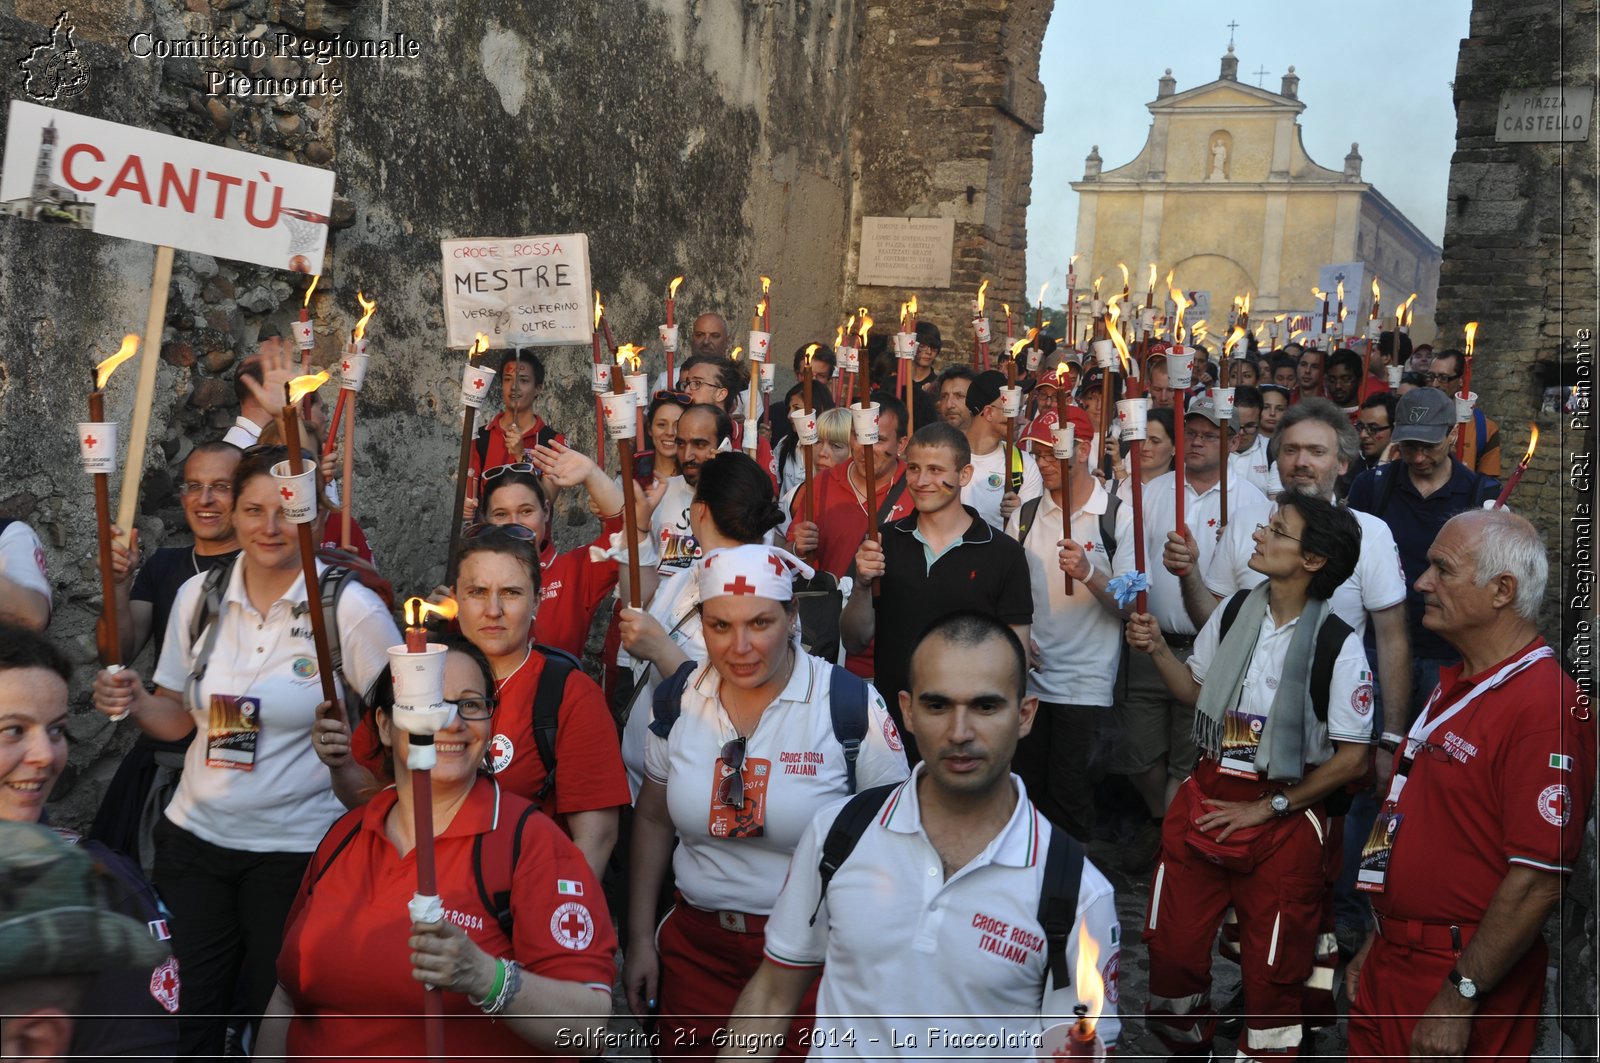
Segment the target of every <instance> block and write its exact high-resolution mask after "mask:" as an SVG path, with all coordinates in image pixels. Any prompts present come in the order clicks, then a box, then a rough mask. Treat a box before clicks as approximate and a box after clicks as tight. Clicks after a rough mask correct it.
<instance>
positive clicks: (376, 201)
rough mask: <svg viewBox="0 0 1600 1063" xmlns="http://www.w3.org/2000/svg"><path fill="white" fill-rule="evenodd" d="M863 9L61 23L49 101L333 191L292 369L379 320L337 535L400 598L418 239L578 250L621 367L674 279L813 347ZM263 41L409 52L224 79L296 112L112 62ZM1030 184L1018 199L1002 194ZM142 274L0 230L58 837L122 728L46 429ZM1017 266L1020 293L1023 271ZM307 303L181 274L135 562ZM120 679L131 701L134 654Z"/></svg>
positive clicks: (419, 434) (580, 389) (5, 323)
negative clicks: (55, 775) (324, 41)
mask: <svg viewBox="0 0 1600 1063" xmlns="http://www.w3.org/2000/svg"><path fill="white" fill-rule="evenodd" d="M973 6H974V7H976V6H977V5H973ZM866 9H867V5H866V4H865V3H863V2H861V0H782V2H780V0H647V2H635V0H605V2H600V3H590V4H577V5H558V4H545V3H539V4H494V3H487V2H479V0H469V2H461V3H456V4H451V5H447V6H440V5H437V4H432V3H428V2H426V0H385V2H384V3H381V4H379V3H370V2H366V3H364V2H361V0H342V2H335V0H211V2H209V3H208V2H207V0H144V2H143V3H138V4H132V5H129V4H125V3H112V2H110V0H80V2H78V3H74V4H73V5H72V16H73V19H74V21H75V23H76V27H77V36H76V43H77V45H78V47H79V49H80V51H81V53H82V56H83V61H84V63H85V65H86V67H87V69H88V71H89V78H90V81H89V86H88V88H87V90H86V91H85V93H84V94H83V95H82V96H81V97H79V98H77V99H76V100H69V101H64V102H63V104H61V105H62V106H65V107H67V108H70V109H73V110H77V111H80V112H82V113H87V114H91V115H94V116H97V117H102V118H107V119H111V120H114V121H119V122H126V123H129V124H132V125H137V126H142V127H145V128H150V129H155V130H159V131H162V132H169V133H175V134H177V135H180V136H184V137H188V138H192V139H195V140H200V141H206V142H210V143H216V144H223V145H227V146H229V147H236V148H242V149H244V150H246V151H253V152H260V153H262V154H267V155H272V156H276V157H283V158H290V159H294V160H296V161H300V162H305V163H309V164H312V165H318V166H325V167H327V168H330V169H332V170H333V171H334V172H335V173H336V174H337V175H338V183H337V187H336V193H337V197H338V198H337V206H336V210H335V215H336V216H335V220H334V225H335V229H336V231H335V232H334V233H333V234H332V236H331V239H330V242H329V252H328V256H327V261H326V263H325V264H324V267H323V268H324V274H325V275H324V277H323V279H322V283H321V284H320V285H319V287H318V289H317V293H316V295H315V297H314V298H313V300H312V304H311V305H312V311H313V313H314V316H315V320H316V332H317V348H316V356H315V361H316V362H318V363H319V364H328V363H330V362H331V361H332V359H333V358H334V356H335V355H336V353H337V352H338V350H339V348H340V344H341V343H342V341H343V338H344V337H345V336H346V335H347V334H348V330H349V328H350V327H351V325H352V324H353V321H354V317H355V316H356V311H357V307H356V303H355V293H356V290H357V289H358V288H360V289H363V290H364V291H365V292H366V293H367V294H368V295H369V296H374V297H376V298H377V299H378V301H379V304H380V305H379V310H378V314H377V317H376V319H375V320H374V322H373V326H372V347H371V350H372V352H373V354H374V357H373V361H372V368H371V371H370V374H369V376H368V381H367V387H366V390H365V391H364V392H363V394H362V398H361V420H360V424H361V430H360V433H359V441H358V444H357V448H356V470H357V483H358V488H357V510H358V517H359V519H360V520H361V521H362V523H363V525H364V526H365V527H366V528H368V529H369V531H370V533H371V536H372V540H373V542H374V544H375V549H376V551H377V556H378V559H379V562H380V565H381V567H382V568H383V570H384V572H385V574H386V575H388V576H389V577H390V578H391V579H392V580H393V581H394V583H395V585H396V587H397V589H399V590H400V591H401V592H402V593H410V592H413V591H415V590H416V589H417V588H423V587H429V586H432V585H433V584H434V583H435V582H437V579H438V576H439V574H440V571H441V569H442V563H443V554H444V544H445V541H446V535H447V524H448V515H447V512H446V510H447V508H448V501H447V500H448V498H449V496H450V492H451V477H452V473H453V466H454V453H455V445H454V442H453V436H454V434H455V433H456V431H457V426H458V425H459V413H458V411H459V406H458V403H457V399H456V397H455V396H456V386H457V384H456V382H457V381H458V380H459V375H460V363H461V354H460V353H459V352H451V351H447V350H445V349H444V346H443V343H444V340H443V323H442V315H441V310H440V284H441V278H440V259H439V247H438V241H439V239H441V238H443V237H454V236H472V235H496V236H511V235H520V234H531V233H561V232H573V231H582V232H586V233H588V234H589V239H590V246H591V255H592V259H593V263H594V279H595V283H596V284H597V285H598V286H599V287H600V288H601V289H602V290H603V292H604V293H605V296H606V299H607V302H608V304H609V306H610V316H611V320H612V323H613V327H614V328H615V330H616V331H617V333H618V336H617V338H618V341H619V342H621V341H623V340H627V339H633V340H635V341H638V340H642V339H643V338H644V337H646V336H647V335H651V334H653V332H654V327H655V325H656V324H657V323H658V322H659V320H660V319H661V316H662V297H663V294H664V292H663V289H664V288H665V285H666V282H667V280H668V279H670V278H671V277H672V276H673V275H674V274H678V273H682V274H684V275H686V277H687V280H686V281H685V283H684V286H683V288H682V289H681V291H680V292H679V307H680V313H681V314H683V315H684V316H685V318H688V319H692V317H693V316H694V314H695V313H697V312H698V311H700V310H702V309H716V310H725V311H727V312H728V315H729V317H730V319H732V320H733V321H734V322H735V324H736V327H737V322H738V320H739V319H740V318H741V317H742V316H743V315H745V314H747V313H748V310H749V306H750V305H753V303H754V302H755V299H756V298H757V295H756V293H757V292H758V289H759V285H758V282H757V274H758V273H766V274H768V275H770V276H772V278H773V281H774V299H775V301H774V307H775V311H774V319H773V325H774V332H775V333H776V336H775V342H774V348H775V349H776V350H777V351H778V352H780V360H785V361H786V356H787V352H788V351H790V350H792V349H793V348H794V347H795V346H797V345H799V344H800V343H802V342H804V341H805V340H806V339H807V338H810V336H811V335H813V334H817V335H820V334H821V333H822V332H823V330H824V329H826V330H827V331H830V332H831V324H832V322H833V321H834V318H835V317H836V316H837V309H838V307H839V306H841V305H844V296H845V288H844V285H843V283H842V281H841V278H842V277H843V276H844V265H845V249H846V243H847V241H846V235H847V233H848V232H849V231H850V218H851V216H852V215H851V202H852V196H853V195H854V192H855V190H854V188H853V185H852V178H851V174H852V152H853V150H854V148H853V145H852V142H851V130H852V123H853V122H854V121H855V119H856V118H857V116H858V114H859V113H860V112H861V110H862V108H861V80H860V69H861V63H860V57H861V51H860V50H861V40H862V35H863V32H864V25H863V20H864V12H865V11H866ZM58 13H59V5H55V4H44V3H42V2H38V0H18V2H16V3H0V54H4V55H19V56H20V55H24V54H26V52H27V49H28V48H29V47H30V46H32V45H33V44H35V43H38V42H39V41H40V40H42V39H47V38H48V36H49V27H50V25H51V23H53V22H54V20H55V18H56V16H57V14H58ZM1042 21H1043V20H1042V16H1041V18H1040V23H1041V26H1040V29H1041V31H1042ZM263 27H264V28H265V29H266V31H267V32H269V33H276V32H278V31H279V30H288V31H292V32H297V33H301V34H303V35H311V36H316V35H328V34H335V33H343V34H344V35H345V36H346V37H347V38H361V39H382V38H385V37H389V36H391V35H393V34H395V33H405V34H407V35H409V36H410V37H412V38H415V39H416V40H418V41H419V42H420V44H421V56H420V57H419V58H418V59H415V60H405V59H399V60H394V59H391V60H377V59H350V60H339V61H335V62H334V63H332V64H331V65H330V66H328V67H326V68H325V69H321V70H319V69H311V68H309V64H303V63H300V62H297V61H295V60H292V59H279V58H271V59H267V60H250V61H246V62H243V63H240V64H238V68H239V69H241V70H243V71H244V72H246V73H251V74H268V75H272V76H280V77H282V76H294V75H296V74H299V73H305V72H309V73H311V74H316V73H323V72H325V73H327V74H329V75H330V76H338V77H340V78H342V79H343V81H344V82H345V84H346V86H347V88H346V91H345V92H344V94H343V95H341V96H339V97H336V98H335V97H332V96H324V97H313V98H310V99H308V100H303V101H300V100H284V99H277V100H274V99H270V98H260V97H256V98H249V99H218V98H208V97H206V96H205V95H204V88H205V86H204V82H203V69H202V68H203V66H209V65H212V64H211V63H209V62H207V63H202V62H197V61H195V60H190V59H172V60H167V61H160V60H155V59H138V58H135V57H133V56H131V55H130V54H129V49H128V46H127V41H128V38H129V37H130V36H131V35H132V34H134V33H136V32H140V31H148V32H151V33H152V34H154V35H155V36H157V37H160V38H165V39H178V38H184V37H187V36H192V35H198V34H202V33H204V34H211V35H213V36H216V37H222V38H230V37H237V36H239V35H242V34H250V33H259V32H261V30H262V28H263ZM1035 43H1036V41H1035ZM222 65H224V66H228V65H229V64H227V63H226V61H224V62H223V63H222ZM17 91H19V92H20V80H19V83H18V89H17ZM1027 177H1028V175H1027V173H1026V172H1023V173H1021V174H1020V175H1018V176H1017V178H1016V180H1017V181H1020V187H1021V188H1023V189H1026V187H1027ZM1016 216H1017V218H1018V219H1020V217H1021V213H1020V209H1019V210H1018V213H1017V215H1016ZM151 258H152V250H151V248H149V247H147V246H143V245H135V244H129V243H125V242H122V241H118V240H112V239H107V238H103V237H98V236H95V235H93V234H91V233H86V232H77V231H68V230H63V229H58V228H53V227H46V226H43V225H38V224H31V223H24V222H20V221H7V222H6V223H5V224H0V262H4V263H5V266H4V268H3V271H0V359H3V361H0V365H3V373H0V469H3V472H0V515H5V516H10V517H19V518H23V519H26V520H28V521H29V522H30V523H32V524H33V525H34V527H35V528H37V529H38V530H39V531H40V533H41V535H42V537H43V538H44V540H45V542H46V548H47V553H48V557H49V562H50V566H51V572H52V580H53V583H54V585H55V591H56V617H55V620H54V622H53V623H52V626H51V629H50V634H51V636H52V637H53V638H54V639H55V640H56V641H57V642H58V643H60V644H62V645H63V646H66V647H67V648H68V649H69V650H70V652H71V653H72V655H73V657H74V659H75V660H76V661H77V662H78V663H79V665H80V666H81V668H80V681H79V682H78V683H76V684H75V685H74V698H75V701H74V706H75V712H74V714H73V717H72V721H71V729H72V735H73V738H74V740H75V742H74V748H73V752H72V756H71V762H70V765H69V768H68V777H67V778H66V779H65V780H64V781H63V783H62V785H61V786H60V787H59V788H58V790H57V796H58V800H57V802H56V805H55V811H54V814H55V815H56V816H57V818H58V819H60V820H61V821H63V822H66V823H69V824H81V823H82V822H83V821H84V819H85V817H86V816H87V814H88V813H89V812H90V811H91V810H92V808H93V806H94V803H95V801H96V800H97V799H98V793H99V791H100V789H101V787H102V786H103V783H104V780H105V779H106V778H107V777H108V776H109V773H110V771H111V769H112V768H113V767H114V765H115V760H116V757H117V756H119V755H120V753H121V751H122V750H123V749H124V748H125V747H126V744H127V742H128V741H129V739H130V737H131V728H130V727H129V725H126V724H124V725H121V727H120V729H119V728H118V727H116V726H115V725H111V724H108V723H106V722H105V721H104V720H102V719H101V718H100V717H99V716H98V715H96V714H94V713H93V711H92V710H91V709H89V707H88V704H87V681H88V679H89V677H90V673H91V671H92V669H91V668H90V666H89V665H90V662H91V661H92V660H93V657H94V649H93V636H92V628H93V622H94V618H95V616H96V615H97V613H98V610H99V604H100V603H99V598H100V595H99V584H98V581H97V577H96V569H95V539H94V531H93V505H92V501H91V493H90V488H89V484H88V482H87V480H86V479H85V478H84V477H83V476H82V475H81V474H80V473H79V471H78V468H77V461H76V457H75V454H74V448H73V444H72V436H71V433H70V431H69V430H67V429H66V428H65V426H67V425H69V424H70V423H71V422H73V421H76V420H79V419H82V415H83V411H82V405H83V402H84V398H83V391H84V388H83V383H84V381H85V380H86V379H87V370H88V368H89V367H90V365H91V364H92V363H93V362H94V361H96V360H98V359H99V358H101V357H104V356H105V354H107V353H109V352H110V351H111V350H114V349H115V344H116V340H117V338H118V337H120V335H121V334H122V333H123V332H126V331H137V330H139V329H140V328H142V323H143V321H144V316H145V305H146V300H147V298H148V289H149V283H150V262H151ZM1015 269H1016V271H1017V275H1018V276H1019V277H1020V270H1021V256H1020V251H1019V253H1018V255H1017V265H1016V266H1015ZM291 281H294V282H296V283H295V284H293V285H291V284H290V282H291ZM303 281H304V279H303V278H297V277H294V276H292V275H289V274H284V273H275V272H271V271H267V270H263V269H258V268H254V267H250V266H245V265H241V264H237V263H231V262H227V261H219V260H213V259H211V258H209V257H205V256H198V255H191V254H186V253H183V252H179V253H178V255H177V260H176V266H175V269H174V274H173V282H172V287H171V296H170V301H169V304H168V311H167V321H166V333H165V337H164V342H163V344H162V347H161V352H160V354H161V358H162V360H163V365H162V366H161V368H160V375H159V377H158V386H157V393H156V401H155V408H154V413H153V419H152V428H151V457H150V460H149V463H148V467H147V469H146V470H145V472H144V477H143V504H142V506H141V515H140V518H139V522H138V523H139V528H140V531H141V534H142V537H143V539H144V542H145V544H146V545H147V546H148V547H154V546H157V545H160V544H161V543H162V542H163V541H167V540H168V539H169V537H171V536H173V535H175V534H176V535H178V536H179V537H180V541H181V536H182V533H183V531H184V529H183V522H182V517H181V511H180V509H179V506H178V500H177V498H176V495H175V489H174V482H175V480H176V478H177V473H178V471H179V470H180V468H181V466H180V462H181V460H182V459H183V457H184V456H185V455H186V454H187V452H188V450H189V449H190V447H192V446H193V444H194V443H195V442H197V441H200V440H203V439H209V438H216V437H218V436H220V435H221V432H222V431H223V430H224V429H225V428H226V426H227V425H228V424H230V423H231V422H232V420H233V417H234V416H235V414H236V412H237V410H236V404H235V402H234V399H233V376H234V370H235V366H236V362H237V359H238V358H239V357H240V356H241V355H242V354H244V353H248V352H249V351H250V350H252V349H253V348H254V346H255V344H256V343H257V342H258V339H259V337H260V336H261V335H263V334H264V333H272V332H285V333H286V332H287V330H288V322H289V320H290V319H291V318H292V317H293V316H294V314H295V312H296V311H297V309H298V305H299V295H300V292H301V291H302V290H303ZM544 356H545V360H546V364H547V366H548V369H549V383H548V387H547V390H546V393H545V396H544V398H543V400H542V412H544V413H545V415H546V416H547V417H549V418H550V419H551V420H552V421H553V422H554V423H556V424H557V425H558V426H560V427H562V428H564V429H566V430H567V431H568V432H569V434H570V437H571V438H572V439H573V440H574V442H575V443H576V445H579V446H582V447H583V448H585V449H586V450H587V449H589V448H590V447H592V442H593V427H592V425H593V415H592V413H591V412H590V411H591V410H592V404H591V400H590V399H589V396H588V392H587V369H586V368H585V363H586V362H587V360H588V357H589V355H588V351H587V348H550V349H547V350H546V351H545V352H544ZM657 357H658V358H659V356H657ZM654 368H659V364H657V365H655V366H654ZM135 376H136V374H135V373H134V372H133V370H132V369H130V368H125V369H124V370H123V371H122V372H121V373H120V374H119V376H118V378H117V379H115V380H113V382H112V384H111V387H110V389H109V393H108V409H107V412H108V414H109V415H110V416H112V417H114V418H116V419H117V420H119V421H121V422H122V423H123V424H124V425H126V424H127V422H128V420H129V416H130V408H131V404H132V393H133V383H134V378H135ZM114 489H115V488H114ZM569 494H570V493H569ZM563 510H564V512H562V513H561V514H559V516H558V524H557V534H558V541H560V542H561V543H562V544H563V545H567V546H570V545H574V544H575V543H576V542H578V541H580V537H582V536H584V535H586V534H592V525H591V524H590V523H589V518H588V515H587V513H586V512H585V511H584V507H583V505H582V500H581V499H576V498H566V499H564V500H563ZM136 664H137V665H138V666H139V667H140V668H141V670H142V672H143V673H144V674H148V672H149V670H150V662H149V660H148V656H146V659H145V660H143V661H140V662H136Z"/></svg>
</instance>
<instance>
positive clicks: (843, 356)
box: [839, 347, 861, 373]
mask: <svg viewBox="0 0 1600 1063" xmlns="http://www.w3.org/2000/svg"><path fill="white" fill-rule="evenodd" d="M839 371H840V372H842V373H859V372H861V349H860V348H859V347H840V348H839Z"/></svg>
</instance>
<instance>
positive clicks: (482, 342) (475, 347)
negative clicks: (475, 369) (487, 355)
mask: <svg viewBox="0 0 1600 1063" xmlns="http://www.w3.org/2000/svg"><path fill="white" fill-rule="evenodd" d="M488 349H489V334H488V333H487V332H480V333H478V334H477V336H476V337H474V338H473V340H472V346H471V347H470V348H468V350H467V357H468V358H469V359H470V358H474V357H476V356H478V355H480V354H482V353H483V352H484V351H487V350H488Z"/></svg>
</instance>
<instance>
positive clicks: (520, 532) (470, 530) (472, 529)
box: [461, 523, 539, 543]
mask: <svg viewBox="0 0 1600 1063" xmlns="http://www.w3.org/2000/svg"><path fill="white" fill-rule="evenodd" d="M490 532H504V533H505V534H506V535H508V536H510V537H511V538H513V539H521V540H523V541H524V542H530V543H531V542H535V541H536V540H537V539H538V538H539V537H538V536H537V535H535V534H534V532H533V529H531V528H524V527H523V526H522V525H520V524H485V523H478V524H469V525H467V530H466V531H464V532H462V533H461V534H462V537H463V538H466V539H477V538H480V537H481V536H484V535H488V534H489V533H490Z"/></svg>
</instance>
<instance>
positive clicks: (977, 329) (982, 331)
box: [972, 317, 989, 343]
mask: <svg viewBox="0 0 1600 1063" xmlns="http://www.w3.org/2000/svg"><path fill="white" fill-rule="evenodd" d="M972 331H973V332H974V333H976V334H977V337H978V342H979V343H988V342H989V319H988V318H986V317H975V318H973V319H972Z"/></svg>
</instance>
